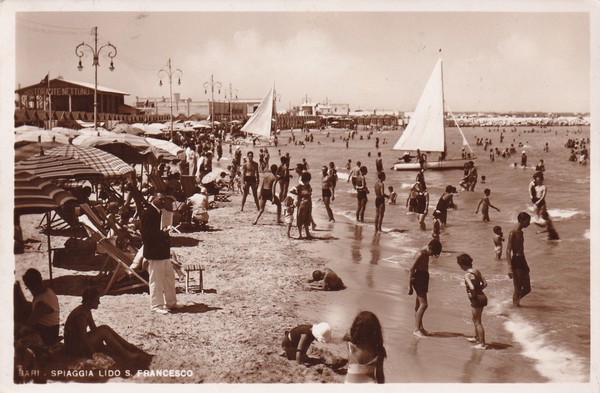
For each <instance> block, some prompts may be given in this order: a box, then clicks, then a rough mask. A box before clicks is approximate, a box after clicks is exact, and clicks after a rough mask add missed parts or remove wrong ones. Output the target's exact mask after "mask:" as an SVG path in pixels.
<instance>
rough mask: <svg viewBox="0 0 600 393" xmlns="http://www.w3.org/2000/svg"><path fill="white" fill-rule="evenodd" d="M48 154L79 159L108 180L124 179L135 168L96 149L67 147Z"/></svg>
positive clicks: (55, 149)
mask: <svg viewBox="0 0 600 393" xmlns="http://www.w3.org/2000/svg"><path fill="white" fill-rule="evenodd" d="M46 154H48V155H56V156H66V157H74V158H77V159H79V160H81V161H83V162H84V163H86V164H88V165H90V166H91V167H92V168H94V169H96V170H97V171H98V172H100V173H101V174H102V175H103V176H104V179H107V180H112V179H118V178H122V177H124V176H128V175H130V174H132V173H133V172H134V169H133V167H131V166H130V165H128V164H127V163H126V162H125V161H123V160H121V159H120V158H118V157H116V156H114V155H112V154H110V153H107V152H105V151H102V150H100V149H96V148H95V147H90V146H76V145H66V146H60V147H56V148H54V149H50V150H48V151H47V152H46Z"/></svg>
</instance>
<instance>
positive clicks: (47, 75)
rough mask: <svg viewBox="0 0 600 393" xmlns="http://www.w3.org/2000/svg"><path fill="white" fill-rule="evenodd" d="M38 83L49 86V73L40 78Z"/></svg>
mask: <svg viewBox="0 0 600 393" xmlns="http://www.w3.org/2000/svg"><path fill="white" fill-rule="evenodd" d="M40 84H42V85H46V86H50V73H47V74H46V76H45V77H44V79H42V80H41V82H40Z"/></svg>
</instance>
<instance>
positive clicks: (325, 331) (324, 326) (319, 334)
mask: <svg viewBox="0 0 600 393" xmlns="http://www.w3.org/2000/svg"><path fill="white" fill-rule="evenodd" d="M310 331H311V332H312V334H313V336H315V339H316V340H317V341H318V342H321V343H327V342H329V341H330V340H331V327H330V326H329V324H328V323H327V322H321V323H317V324H316V325H313V326H312V328H311V329H310Z"/></svg>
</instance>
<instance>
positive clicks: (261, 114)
mask: <svg viewBox="0 0 600 393" xmlns="http://www.w3.org/2000/svg"><path fill="white" fill-rule="evenodd" d="M273 90H274V87H272V88H271V90H269V92H268V93H267V95H266V97H265V98H264V99H263V100H262V102H261V103H260V105H259V106H258V108H256V110H255V111H254V113H253V114H252V117H250V119H248V121H247V122H246V124H244V126H243V127H242V129H241V131H243V132H247V133H249V134H254V135H258V136H264V137H267V138H270V136H271V127H272V126H273Z"/></svg>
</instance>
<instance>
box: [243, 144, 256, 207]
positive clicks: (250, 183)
mask: <svg viewBox="0 0 600 393" xmlns="http://www.w3.org/2000/svg"><path fill="white" fill-rule="evenodd" d="M246 156H247V157H248V161H247V162H245V163H244V165H242V187H243V192H244V194H243V195H242V209H241V210H242V211H243V210H244V205H245V204H246V198H247V197H248V193H249V192H250V189H252V196H253V197H254V203H256V210H260V206H259V204H258V195H256V189H257V188H258V182H259V181H260V176H259V173H258V164H257V163H256V161H254V153H253V152H251V151H249V152H248V153H246Z"/></svg>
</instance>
